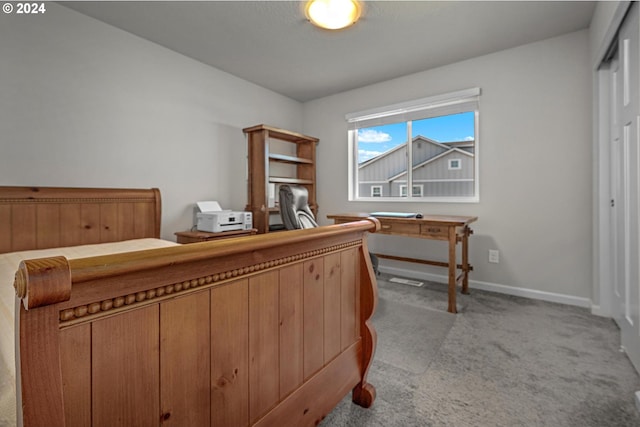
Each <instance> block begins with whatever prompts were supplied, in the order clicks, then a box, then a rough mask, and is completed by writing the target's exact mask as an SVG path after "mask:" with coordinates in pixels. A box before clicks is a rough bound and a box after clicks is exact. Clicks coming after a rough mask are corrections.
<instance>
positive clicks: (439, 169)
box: [358, 136, 475, 197]
mask: <svg viewBox="0 0 640 427" xmlns="http://www.w3.org/2000/svg"><path fill="white" fill-rule="evenodd" d="M406 151H407V150H406V147H405V146H400V147H397V148H395V149H393V150H390V151H388V152H386V153H384V154H381V155H380V156H378V157H375V158H373V159H370V160H368V161H366V162H364V163H362V164H361V165H360V167H359V170H358V190H359V197H371V189H372V187H374V186H379V187H381V188H382V197H401V194H402V193H401V187H402V186H406V184H407V173H406ZM474 151H475V146H474V142H473V141H459V142H452V143H438V142H435V141H432V140H429V139H428V138H424V137H422V136H418V137H416V138H414V140H413V149H412V153H413V162H412V163H413V185H414V186H415V185H420V186H422V195H423V197H452V196H453V197H470V196H473V195H474V189H475V185H474V182H473V180H474V176H475V173H474V167H475V160H474ZM452 159H457V160H459V161H460V165H461V168H460V169H449V160H452Z"/></svg>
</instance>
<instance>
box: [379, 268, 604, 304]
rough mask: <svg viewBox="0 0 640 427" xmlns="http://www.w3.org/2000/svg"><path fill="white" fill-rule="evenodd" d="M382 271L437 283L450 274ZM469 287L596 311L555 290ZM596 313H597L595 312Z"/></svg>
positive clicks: (485, 284)
mask: <svg viewBox="0 0 640 427" xmlns="http://www.w3.org/2000/svg"><path fill="white" fill-rule="evenodd" d="M379 270H380V272H382V273H388V274H393V275H398V276H402V277H407V278H410V279H422V280H428V281H431V282H437V283H447V282H448V280H449V279H448V276H443V275H440V274H433V273H426V272H422V271H415V270H408V269H405V268H397V267H389V266H382V265H381V266H380V267H379ZM469 288H470V289H471V290H473V289H480V290H483V291H490V292H496V293H499V294H506V295H513V296H518V297H524V298H531V299H537V300H541V301H548V302H555V303H559V304H566V305H573V306H577V307H584V308H589V309H591V310H592V312H593V311H594V307H597V306H593V305H592V303H591V300H590V299H588V298H580V297H574V296H571V295H563V294H557V293H553V292H545V291H538V290H536V289H527V288H514V287H513V286H506V285H500V284H497V283H490V282H482V281H479V280H472V279H470V280H469ZM594 314H595V313H594Z"/></svg>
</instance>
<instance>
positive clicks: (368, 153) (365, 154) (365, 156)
mask: <svg viewBox="0 0 640 427" xmlns="http://www.w3.org/2000/svg"><path fill="white" fill-rule="evenodd" d="M382 153H383V151H373V150H358V163H362V162H364V161H365V160H369V159H372V158H374V157H377V156H379V155H380V154H382Z"/></svg>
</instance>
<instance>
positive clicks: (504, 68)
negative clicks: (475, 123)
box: [304, 30, 592, 304]
mask: <svg viewBox="0 0 640 427" xmlns="http://www.w3.org/2000/svg"><path fill="white" fill-rule="evenodd" d="M418 53H419V52H418ZM354 66H357V64H354ZM363 72H366V71H363ZM470 87H480V88H481V89H482V95H481V98H480V146H479V155H480V203H477V204H446V203H438V204H426V203H424V204H421V203H412V204H406V203H398V202H386V203H384V202H380V203H364V202H349V201H348V200H347V160H346V156H347V137H346V135H347V131H346V130H347V126H346V123H345V120H344V116H345V114H346V113H350V112H354V111H361V110H366V109H369V108H374V107H380V106H384V105H389V104H393V103H398V102H402V101H407V100H411V99H417V98H421V97H426V96H431V95H437V94H440V93H446V92H450V91H456V90H461V89H467V88H470ZM304 132H305V133H307V134H309V135H313V136H316V137H318V138H320V143H319V145H318V165H319V172H318V199H319V206H320V215H319V216H320V220H321V222H322V223H324V224H327V223H328V221H327V220H326V215H327V214H328V213H336V212H345V211H346V212H348V211H365V212H366V211H369V212H371V211H379V210H384V211H390V210H398V211H417V212H423V213H429V214H459V215H477V216H478V217H479V220H478V222H477V223H475V224H474V227H473V228H474V230H475V234H474V235H473V236H472V238H471V242H470V245H471V251H470V256H471V262H472V264H473V266H474V268H475V270H474V271H473V273H472V279H474V280H476V281H480V282H485V283H487V284H489V285H491V286H493V287H494V288H499V287H500V285H503V286H508V287H513V288H521V289H527V290H532V291H535V292H543V293H545V292H549V293H554V294H559V295H567V296H570V297H575V300H576V301H573V302H577V303H578V304H584V303H586V301H588V299H590V297H591V266H590V264H591V217H592V216H591V67H590V64H589V44H588V32H587V31H586V30H585V31H579V32H575V33H571V34H568V35H565V36H561V37H557V38H553V39H549V40H545V41H541V42H538V43H533V44H529V45H525V46H521V47H518V48H514V49H509V50H505V51H502V52H498V53H495V54H491V55H486V56H482V57H478V58H475V59H471V60H467V61H464V62H459V63H456V64H453V65H450V66H446V67H442V68H438V69H433V70H428V71H424V72H421V73H417V74H413V75H410V76H406V77H402V78H399V79H395V80H390V81H387V82H384V83H381V84H377V85H372V86H368V87H364V88H361V89H358V90H353V91H350V92H344V93H341V94H338V95H334V96H331V97H327V98H323V99H319V100H315V101H311V102H308V103H306V104H305V105H304ZM338 156H340V157H341V158H342V160H341V161H339V162H338V163H336V160H335V159H336V158H337V157H338ZM325 165H332V167H330V168H327V167H326V166H325ZM370 245H371V247H372V248H373V249H374V250H380V251H381V252H387V253H392V254H397V255H404V256H416V255H418V257H419V256H421V255H428V256H430V257H441V258H442V255H445V254H446V247H443V246H442V244H440V243H438V242H429V241H421V240H418V239H410V238H402V237H389V236H375V235H371V237H370ZM489 249H497V250H499V251H500V263H499V264H490V263H488V250H489ZM443 259H444V258H443ZM382 262H383V263H385V265H387V266H391V267H394V268H403V269H406V270H408V271H413V272H417V273H419V274H427V273H429V272H432V273H436V274H445V273H446V270H443V269H435V270H434V269H429V268H428V267H427V266H422V265H419V264H408V263H403V264H399V263H394V262H390V261H387V260H383V261H382ZM419 274H418V275H419ZM494 285H499V286H497V287H496V286H494Z"/></svg>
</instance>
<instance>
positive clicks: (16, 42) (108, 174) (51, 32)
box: [0, 3, 302, 239]
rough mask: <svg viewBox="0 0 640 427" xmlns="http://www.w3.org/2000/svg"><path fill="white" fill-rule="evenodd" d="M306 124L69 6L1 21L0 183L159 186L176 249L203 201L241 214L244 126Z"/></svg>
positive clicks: (294, 107) (274, 102) (282, 104)
mask: <svg viewBox="0 0 640 427" xmlns="http://www.w3.org/2000/svg"><path fill="white" fill-rule="evenodd" d="M301 122H302V113H301V104H300V103H298V102H296V101H293V100H291V99H288V98H285V97H283V96H280V95H277V94H275V93H273V92H271V91H268V90H265V89H263V88H260V87H258V86H256V85H253V84H251V83H248V82H246V81H244V80H241V79H238V78H236V77H234V76H232V75H230V74H227V73H224V72H222V71H219V70H216V69H214V68H211V67H209V66H206V65H204V64H202V63H200V62H197V61H194V60H191V59H189V58H187V57H184V56H182V55H179V54H177V53H174V52H172V51H170V50H168V49H165V48H163V47H160V46H158V45H156V44H154V43H151V42H148V41H145V40H143V39H140V38H138V37H136V36H133V35H131V34H129V33H126V32H124V31H121V30H119V29H116V28H114V27H111V26H108V25H106V24H103V23H101V22H99V21H96V20H94V19H92V18H88V17H86V16H84V15H81V14H79V13H77V12H75V11H72V10H70V9H67V8H65V7H63V6H59V5H57V4H53V3H47V11H46V13H45V14H44V15H40V16H18V15H15V14H11V15H6V14H0V185H33V186H82V187H86V186H96V187H159V188H160V190H161V192H162V196H163V211H164V212H163V227H162V234H163V237H165V238H169V239H173V238H174V236H173V233H174V232H175V231H180V230H185V229H188V228H189V227H191V225H192V224H191V221H192V203H193V202H194V201H196V200H211V199H215V200H219V201H220V202H221V204H222V205H223V207H227V208H232V209H244V206H245V204H246V160H245V158H246V143H245V139H244V134H243V133H242V128H244V127H248V126H253V125H256V124H259V123H267V124H270V125H273V126H278V127H283V128H286V129H292V130H296V131H301V129H300V124H301Z"/></svg>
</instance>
